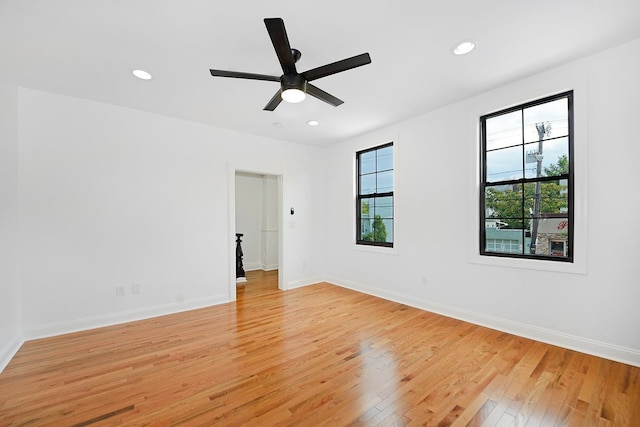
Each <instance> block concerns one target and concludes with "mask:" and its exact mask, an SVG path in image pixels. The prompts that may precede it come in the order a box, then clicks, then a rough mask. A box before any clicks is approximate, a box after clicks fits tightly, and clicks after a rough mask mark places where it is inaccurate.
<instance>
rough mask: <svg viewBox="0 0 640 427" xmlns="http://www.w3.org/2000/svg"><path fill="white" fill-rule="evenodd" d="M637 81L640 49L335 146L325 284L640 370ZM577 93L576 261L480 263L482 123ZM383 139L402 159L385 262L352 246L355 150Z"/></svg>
mask: <svg viewBox="0 0 640 427" xmlns="http://www.w3.org/2000/svg"><path fill="white" fill-rule="evenodd" d="M638 76H640V40H639V41H636V42H634V43H630V44H627V45H623V46H620V47H618V48H616V49H613V50H610V51H607V52H603V53H601V54H599V55H595V56H592V57H589V58H586V59H584V60H581V61H578V62H575V63H572V64H569V65H566V66H563V67H561V68H558V69H554V70H550V71H548V72H545V73H543V74H540V75H537V76H535V77H532V78H529V79H526V80H522V81H519V82H516V83H513V84H510V85H508V86H505V87H503V88H500V89H496V90H493V91H491V92H488V93H485V94H483V95H480V96H477V97H475V98H473V99H469V100H467V101H464V102H461V103H458V104H455V105H451V106H449V107H446V108H442V109H440V110H438V111H434V112H431V113H428V114H425V115H422V116H419V117H416V118H414V119H411V120H408V121H404V122H402V123H398V124H396V125H393V126H391V127H388V128H385V129H381V130H379V131H376V132H372V133H370V134H367V135H364V136H362V137H359V138H356V139H353V140H350V141H347V142H345V143H343V144H338V145H335V146H332V147H331V148H330V149H329V158H328V161H327V164H329V165H331V167H330V169H327V171H326V173H327V177H328V179H327V185H328V189H327V191H328V194H331V195H332V202H331V204H330V205H329V204H328V205H327V209H326V210H325V214H326V216H327V218H328V222H327V224H328V225H327V236H326V240H327V242H329V246H328V247H329V248H330V250H329V251H328V253H327V267H326V269H327V272H329V274H330V275H329V278H330V280H331V281H332V282H334V283H337V284H341V285H343V286H347V287H351V288H354V289H359V290H363V291H365V292H369V293H372V294H376V295H380V296H383V297H386V298H390V299H394V300H397V301H402V302H405V303H407V304H411V305H415V306H418V307H423V308H426V309H429V310H433V311H436V312H440V313H444V314H447V315H450V316H453V317H458V318H462V319H466V320H470V321H473V322H476V323H480V324H485V325H488V326H491V327H494V328H496V329H501V330H506V331H510V332H515V333H517V334H520V335H524V336H530V337H534V338H537V339H540V340H543V341H548V342H553V343H556V344H560V345H563V346H565V347H571V348H576V349H580V350H582V351H586V352H590V353H594V354H600V355H604V356H605V357H609V358H612V359H617V360H622V361H627V362H629V363H633V364H635V365H640V333H639V332H638V328H639V327H640V310H639V309H638V302H639V301H640V262H638V261H639V260H640V245H638V238H637V236H638V235H640V213H639V212H640V191H638V190H637V188H636V182H637V170H638V167H637V164H638V161H639V159H640V143H639V138H638V130H637V118H638V117H639V116H640V108H639V104H638V99H640V84H639V83H638ZM572 88H573V89H574V90H575V99H576V155H577V162H578V163H577V164H576V176H577V178H578V182H577V184H576V185H577V187H576V190H577V191H576V193H577V195H578V197H579V200H578V201H577V212H576V227H577V229H578V231H579V233H580V236H577V240H576V254H577V265H576V266H575V267H573V268H568V269H564V270H567V271H562V270H563V268H555V270H560V271H552V270H553V269H554V267H553V266H552V267H550V268H549V269H547V270H540V269H535V268H533V269H532V268H526V267H527V266H528V265H529V264H527V263H522V262H521V263H515V262H514V263H511V265H513V267H507V266H505V264H509V262H488V263H482V261H481V260H479V256H478V255H477V252H478V250H477V247H478V243H477V242H478V228H477V227H478V226H477V222H478V221H477V219H476V215H477V212H478V200H477V177H478V176H479V174H478V167H477V164H478V160H477V155H478V154H477V153H478V136H477V135H478V133H477V132H478V130H477V128H478V125H477V123H478V118H479V116H480V115H481V114H484V113H488V112H492V111H496V110H499V109H501V108H503V107H507V106H510V105H516V104H519V103H522V102H525V101H528V100H532V99H535V98H539V97H543V96H545V95H549V94H552V93H557V92H560V91H563V90H567V89H572ZM389 140H393V141H394V142H395V143H396V149H397V151H396V155H397V157H398V158H397V168H398V169H397V175H398V177H397V178H398V179H397V183H396V202H397V213H396V215H397V217H396V218H397V221H398V230H397V233H398V234H397V236H396V238H397V245H396V248H394V250H393V251H387V252H386V253H379V252H380V251H378V252H372V251H366V250H361V249H358V248H356V247H355V245H354V243H353V240H354V234H355V232H354V230H353V223H354V219H353V212H354V185H353V181H354V178H353V175H354V166H353V165H354V153H355V151H356V150H359V149H362V148H365V147H371V146H375V145H378V144H381V143H385V142H387V141H389ZM587 201H588V203H587ZM428 224H438V226H435V227H433V226H431V227H430V226H427V225H428ZM501 264H502V265H501ZM555 265H556V266H557V264H555ZM523 267H525V268H523ZM423 278H424V280H425V281H426V285H425V284H423Z"/></svg>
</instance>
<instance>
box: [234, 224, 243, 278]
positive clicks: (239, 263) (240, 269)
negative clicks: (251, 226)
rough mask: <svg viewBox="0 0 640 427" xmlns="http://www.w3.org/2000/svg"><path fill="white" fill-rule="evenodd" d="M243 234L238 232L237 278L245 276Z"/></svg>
mask: <svg viewBox="0 0 640 427" xmlns="http://www.w3.org/2000/svg"><path fill="white" fill-rule="evenodd" d="M242 236H243V234H241V233H236V279H239V278H244V277H245V274H244V266H243V265H242V255H243V253H242V245H241V244H242Z"/></svg>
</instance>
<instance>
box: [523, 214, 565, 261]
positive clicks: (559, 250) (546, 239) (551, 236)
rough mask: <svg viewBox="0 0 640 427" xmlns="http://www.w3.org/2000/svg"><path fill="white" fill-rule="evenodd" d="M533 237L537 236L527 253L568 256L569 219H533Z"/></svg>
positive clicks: (555, 217)
mask: <svg viewBox="0 0 640 427" xmlns="http://www.w3.org/2000/svg"><path fill="white" fill-rule="evenodd" d="M531 222H532V224H531V228H532V236H537V239H534V240H533V242H532V245H531V247H530V251H529V252H527V253H529V254H531V255H546V256H549V255H551V256H561V257H565V256H567V250H568V241H569V218H568V217H561V216H549V217H542V218H538V219H535V218H534V219H533V220H532V221H531Z"/></svg>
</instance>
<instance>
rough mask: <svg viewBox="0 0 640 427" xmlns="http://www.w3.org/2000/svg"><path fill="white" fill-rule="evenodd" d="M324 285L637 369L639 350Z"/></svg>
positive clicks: (350, 285) (383, 293)
mask: <svg viewBox="0 0 640 427" xmlns="http://www.w3.org/2000/svg"><path fill="white" fill-rule="evenodd" d="M326 281H327V282H329V283H331V284H334V285H336V286H341V287H343V288H347V289H352V290H354V291H358V292H362V293H365V294H368V295H373V296H376V297H379V298H384V299H386V300H390V301H395V302H398V303H401V304H406V305H409V306H411V307H415V308H419V309H421V310H426V311H429V312H432V313H437V314H441V315H443V316H447V317H452V318H454V319H458V320H463V321H465V322H469V323H473V324H476V325H480V326H484V327H487V328H491V329H495V330H498V331H502V332H507V333H509V334H513V335H517V336H520V337H524V338H529V339H532V340H536V341H541V342H544V343H547V344H552V345H556V346H559V347H563V348H567V349H570V350H575V351H579V352H581V353H586V354H591V355H593V356H598V357H602V358H605V359H609V360H613V361H616V362H621V363H626V364H628V365H633V366H637V367H640V349H633V348H627V347H622V346H619V345H615V344H611V343H606V342H601V341H596V340H592V339H589V338H584V337H580V336H576V335H571V334H566V333H564V332H559V331H555V330H552V329H546V328H541V327H538V326H533V325H528V324H525V323H520V322H514V321H511V320H508V319H503V318H499V317H495V316H488V315H485V314H482V313H477V312H473V311H468V310H462V309H460V308H456V307H452V306H448V305H444V304H438V303H434V302H431V301H428V300H424V299H421V298H416V297H412V296H409V295H404V294H400V293H397V292H392V291H388V290H384V289H378V288H373V287H370V286H366V285H363V284H361V283H356V282H351V281H348V280H341V279H339V278H335V277H332V278H328V279H326Z"/></svg>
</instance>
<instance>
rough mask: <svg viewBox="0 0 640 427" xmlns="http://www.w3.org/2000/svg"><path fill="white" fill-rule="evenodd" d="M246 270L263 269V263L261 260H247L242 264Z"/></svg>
mask: <svg viewBox="0 0 640 427" xmlns="http://www.w3.org/2000/svg"><path fill="white" fill-rule="evenodd" d="M242 268H243V269H244V271H254V270H262V263H260V262H245V263H244V264H243V265H242Z"/></svg>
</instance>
